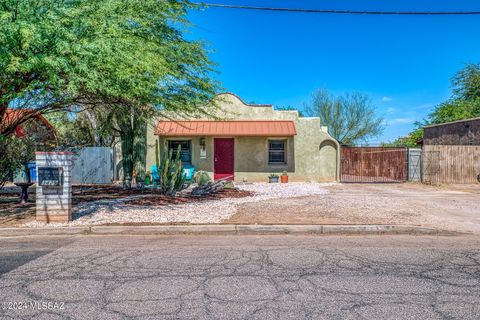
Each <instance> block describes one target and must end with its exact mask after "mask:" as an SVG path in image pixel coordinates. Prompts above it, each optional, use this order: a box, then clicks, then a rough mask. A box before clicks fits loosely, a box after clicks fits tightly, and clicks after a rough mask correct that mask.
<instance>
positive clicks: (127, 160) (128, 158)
mask: <svg viewBox="0 0 480 320" xmlns="http://www.w3.org/2000/svg"><path fill="white" fill-rule="evenodd" d="M120 139H121V140H122V159H123V160H122V164H123V186H124V187H125V188H131V187H132V177H133V149H134V148H133V130H132V127H131V126H129V125H125V126H124V127H123V130H122V132H121V134H120Z"/></svg>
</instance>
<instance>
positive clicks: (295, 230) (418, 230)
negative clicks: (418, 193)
mask: <svg viewBox="0 0 480 320" xmlns="http://www.w3.org/2000/svg"><path fill="white" fill-rule="evenodd" d="M175 234H177V235H180V234H203V235H207V234H208V235H279V234H311V235H333V234H337V235H339V234H340V235H342V234H343V235H349V234H351V235H382V234H385V235H386V234H389V235H392V234H393V235H400V234H406V235H444V236H446V235H448V236H453V235H460V234H463V233H460V232H455V231H447V230H439V229H433V228H427V227H420V226H410V225H378V224H375V225H264V224H263V225H262V224H252V225H246V224H216V225H214V224H210V225H152V226H86V227H56V228H54V227H45V228H0V237H25V236H50V235H51V236H58V235H175Z"/></svg>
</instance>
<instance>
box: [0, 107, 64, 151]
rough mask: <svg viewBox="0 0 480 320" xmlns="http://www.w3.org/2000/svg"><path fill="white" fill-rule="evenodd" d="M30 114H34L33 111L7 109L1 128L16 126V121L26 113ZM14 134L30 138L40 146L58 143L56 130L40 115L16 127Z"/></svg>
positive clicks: (0, 124)
mask: <svg viewBox="0 0 480 320" xmlns="http://www.w3.org/2000/svg"><path fill="white" fill-rule="evenodd" d="M29 112H32V110H29V109H7V110H6V112H5V115H4V117H3V119H2V123H0V128H4V127H6V126H9V125H11V124H14V123H15V121H17V120H18V119H20V117H23V116H24V115H25V114H26V113H29ZM14 134H15V135H16V136H17V137H19V138H23V137H25V136H28V137H30V138H31V139H34V140H35V141H37V143H40V144H55V143H56V135H55V129H54V128H53V126H52V125H51V124H50V122H48V120H47V119H45V117H44V116H42V115H40V114H38V115H35V116H34V117H32V118H31V119H29V120H27V121H25V122H24V123H22V124H20V125H18V126H16V127H15V132H14Z"/></svg>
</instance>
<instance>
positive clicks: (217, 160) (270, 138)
mask: <svg viewBox="0 0 480 320" xmlns="http://www.w3.org/2000/svg"><path fill="white" fill-rule="evenodd" d="M216 99H217V100H216V101H217V103H216V104H217V109H216V111H215V114H216V120H215V119H214V118H213V117H212V118H211V119H208V118H205V119H175V120H172V117H174V115H173V114H172V115H169V116H168V117H166V118H163V119H158V121H157V123H156V125H155V127H154V128H151V129H149V131H148V133H147V145H148V148H147V168H150V167H151V166H152V165H153V164H154V163H155V141H156V140H159V142H160V145H162V144H163V143H166V144H167V146H168V148H174V150H177V148H178V145H181V146H182V162H183V163H184V164H185V165H192V166H194V167H195V169H196V170H197V171H198V170H204V171H206V172H208V173H209V174H210V175H211V177H212V178H214V179H220V178H228V179H233V180H235V181H249V182H261V181H263V182H265V181H267V180H268V176H269V175H270V174H271V173H273V172H276V173H281V172H283V171H287V172H288V175H289V180H290V181H336V180H338V177H339V150H340V147H339V144H338V142H337V141H336V140H335V139H333V138H332V137H331V136H330V135H329V134H328V131H327V127H324V126H321V123H320V119H319V118H304V117H300V116H299V114H298V111H278V110H274V108H273V106H272V105H263V104H247V103H245V102H244V101H242V99H240V98H239V97H238V96H236V95H235V94H232V93H223V94H220V95H218V96H217V98H216ZM219 119H220V120H219Z"/></svg>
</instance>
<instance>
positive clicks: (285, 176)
mask: <svg viewBox="0 0 480 320" xmlns="http://www.w3.org/2000/svg"><path fill="white" fill-rule="evenodd" d="M280 182H282V183H287V182H288V173H287V171H283V172H282V175H281V176H280Z"/></svg>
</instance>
